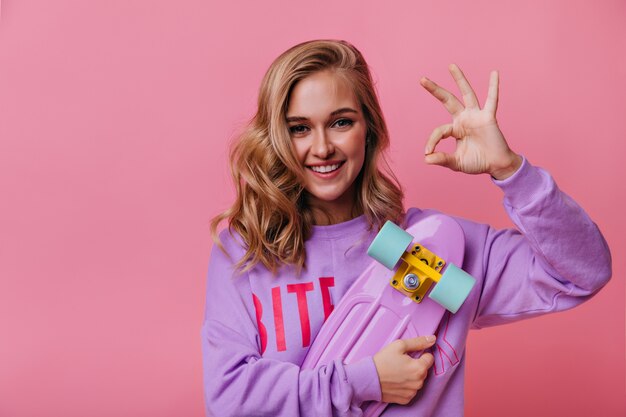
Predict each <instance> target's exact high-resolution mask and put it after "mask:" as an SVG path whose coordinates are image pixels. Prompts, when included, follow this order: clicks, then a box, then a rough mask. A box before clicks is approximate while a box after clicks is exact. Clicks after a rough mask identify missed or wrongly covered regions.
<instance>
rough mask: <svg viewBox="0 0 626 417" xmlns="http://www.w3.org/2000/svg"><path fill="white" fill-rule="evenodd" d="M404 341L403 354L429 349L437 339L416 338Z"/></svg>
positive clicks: (432, 337)
mask: <svg viewBox="0 0 626 417" xmlns="http://www.w3.org/2000/svg"><path fill="white" fill-rule="evenodd" d="M403 340H404V351H405V352H416V351H420V350H424V349H426V348H429V347H431V346H432V345H433V344H434V343H435V340H437V338H436V337H435V336H432V335H431V336H418V337H413V338H411V339H403Z"/></svg>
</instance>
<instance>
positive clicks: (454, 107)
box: [420, 77, 463, 115]
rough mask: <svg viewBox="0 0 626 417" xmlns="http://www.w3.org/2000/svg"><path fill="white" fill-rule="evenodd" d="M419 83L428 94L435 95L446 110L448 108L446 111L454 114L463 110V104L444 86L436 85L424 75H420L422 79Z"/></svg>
mask: <svg viewBox="0 0 626 417" xmlns="http://www.w3.org/2000/svg"><path fill="white" fill-rule="evenodd" d="M420 84H421V85H422V87H424V88H425V89H426V90H427V91H428V92H429V93H430V94H432V95H433V96H435V98H437V100H439V101H441V102H442V103H443V106H444V107H445V108H446V110H448V113H450V114H452V115H455V114H457V113H458V112H461V111H463V104H461V102H460V101H459V99H458V98H456V97H455V95H454V94H452V93H451V92H449V91H448V90H446V89H445V88H443V87H440V86H439V85H437V84H436V83H435V82H434V81H431V80H429V79H428V78H426V77H422V79H421V80H420Z"/></svg>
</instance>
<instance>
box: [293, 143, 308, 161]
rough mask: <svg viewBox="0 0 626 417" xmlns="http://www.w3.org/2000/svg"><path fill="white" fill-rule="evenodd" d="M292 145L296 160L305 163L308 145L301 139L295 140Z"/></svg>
mask: <svg viewBox="0 0 626 417" xmlns="http://www.w3.org/2000/svg"><path fill="white" fill-rule="evenodd" d="M292 145H293V151H294V154H295V156H296V160H297V161H298V162H300V163H304V159H305V157H306V147H305V146H303V143H302V142H301V141H293V142H292Z"/></svg>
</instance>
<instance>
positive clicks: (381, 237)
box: [367, 220, 413, 269]
mask: <svg viewBox="0 0 626 417" xmlns="http://www.w3.org/2000/svg"><path fill="white" fill-rule="evenodd" d="M411 242H413V236H411V235H410V234H408V233H407V232H405V231H404V230H403V229H401V228H400V227H398V226H396V225H395V224H394V223H393V222H391V221H389V220H387V222H386V223H385V225H384V226H383V227H382V229H380V232H378V234H377V235H376V237H375V238H374V241H373V242H372V244H371V245H370V247H369V248H368V249H367V254H368V255H369V256H371V257H372V258H374V259H376V260H377V261H378V262H380V263H381V264H383V265H384V266H386V267H387V268H388V269H393V268H394V266H396V263H397V262H398V260H399V259H400V258H401V257H402V254H403V253H404V251H405V250H406V248H408V247H409V245H410V244H411Z"/></svg>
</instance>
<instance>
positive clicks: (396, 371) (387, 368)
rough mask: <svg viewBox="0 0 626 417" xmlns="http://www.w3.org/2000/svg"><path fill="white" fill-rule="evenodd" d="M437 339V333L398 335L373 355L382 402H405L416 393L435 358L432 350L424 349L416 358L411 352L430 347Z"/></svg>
mask: <svg viewBox="0 0 626 417" xmlns="http://www.w3.org/2000/svg"><path fill="white" fill-rule="evenodd" d="M435 340H436V338H435V336H419V337H414V338H411V339H398V340H395V341H393V342H391V343H390V344H388V345H387V346H385V347H384V348H382V349H381V350H379V351H378V353H376V354H375V355H374V364H375V365H376V371H377V372H378V379H379V380H380V390H381V393H382V401H383V402H385V403H396V404H403V405H404V404H408V403H409V401H411V400H412V399H413V397H415V394H417V392H418V391H419V390H420V389H421V388H422V386H423V385H424V380H425V379H426V376H428V370H429V369H430V368H431V367H432V366H433V364H434V362H435V359H434V358H433V355H432V354H431V353H426V352H425V353H423V354H422V355H421V356H420V357H419V358H416V359H414V358H412V357H411V356H409V355H408V353H410V352H419V351H423V350H425V349H428V348H429V347H431V346H432V345H433V344H434V343H435Z"/></svg>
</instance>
